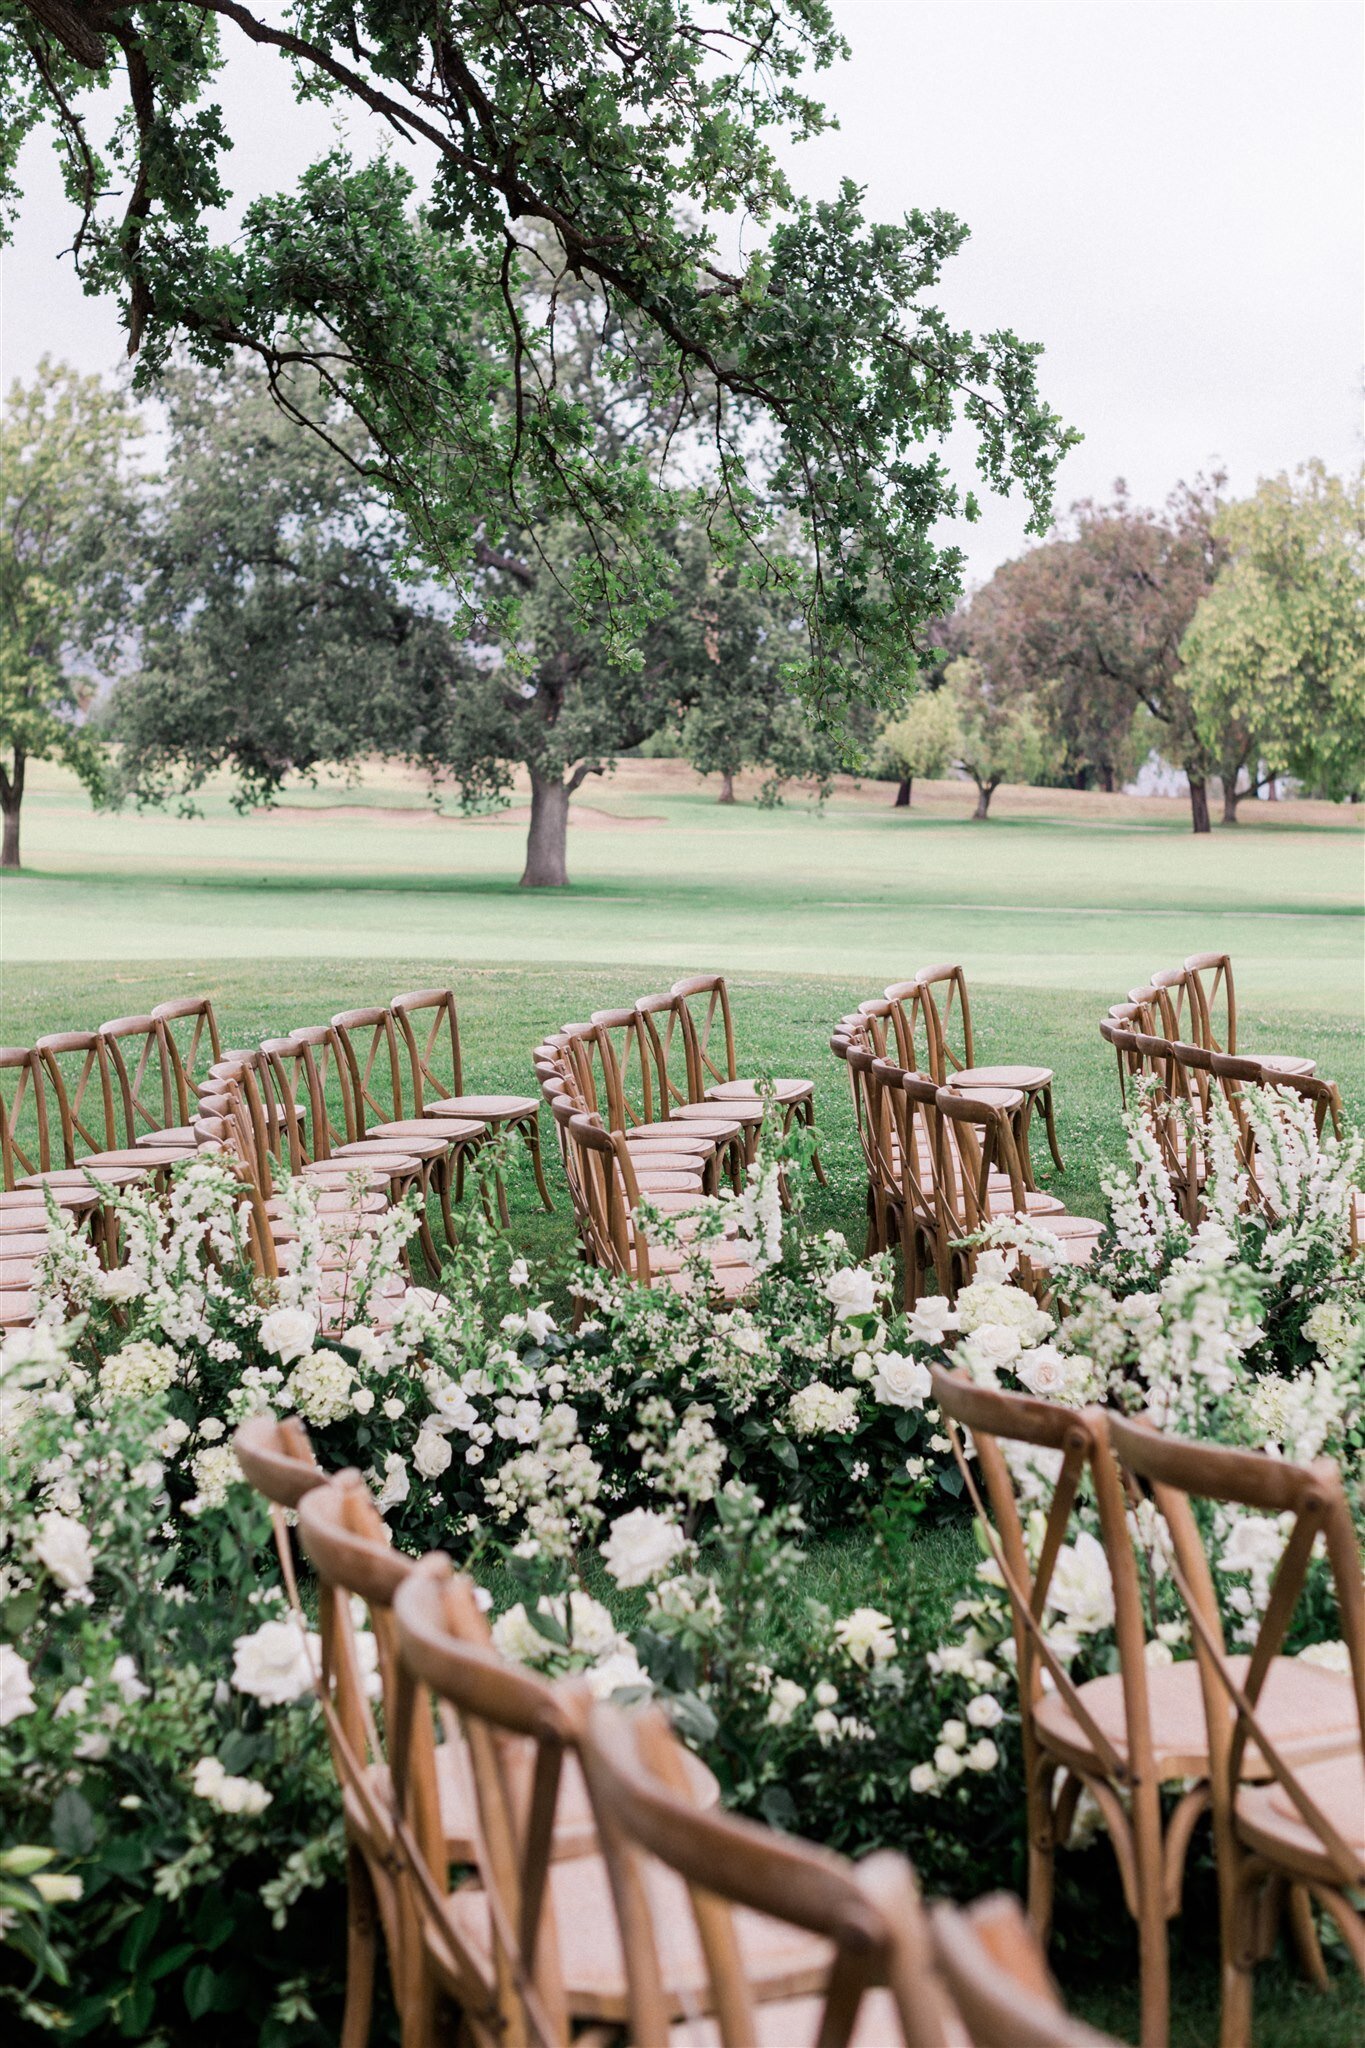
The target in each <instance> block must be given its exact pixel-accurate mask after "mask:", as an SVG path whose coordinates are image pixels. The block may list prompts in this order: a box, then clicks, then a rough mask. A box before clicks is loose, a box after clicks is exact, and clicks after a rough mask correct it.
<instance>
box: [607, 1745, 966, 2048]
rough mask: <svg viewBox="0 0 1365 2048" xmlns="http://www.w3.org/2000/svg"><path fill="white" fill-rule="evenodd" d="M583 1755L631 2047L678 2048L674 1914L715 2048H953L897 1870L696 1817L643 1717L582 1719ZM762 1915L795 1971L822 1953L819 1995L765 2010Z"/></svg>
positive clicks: (674, 1756) (942, 1999)
mask: <svg viewBox="0 0 1365 2048" xmlns="http://www.w3.org/2000/svg"><path fill="white" fill-rule="evenodd" d="M579 1742H580V1748H581V1753H582V1757H583V1766H584V1770H585V1772H586V1773H587V1778H588V1785H589V1789H590V1790H591V1792H592V1797H593V1804H594V1807H595V1809H596V1812H597V1816H598V1833H599V1835H600V1837H601V1841H602V1849H603V1855H604V1858H605V1861H606V1865H607V1870H608V1872H609V1874H610V1878H611V1886H612V1896H613V1898H614V1900H615V1905H616V1915H617V1920H618V1922H619V1925H620V1927H621V1931H622V1936H623V1945H624V1949H625V1955H626V1965H627V1979H628V1986H629V2002H630V2040H631V2044H632V2048H672V2044H674V2043H677V2042H678V2041H679V2040H681V2039H686V2037H687V2036H686V2031H685V2030H676V2029H675V2026H674V2018H675V2014H676V2010H677V1996H676V1993H675V1992H672V1991H671V1990H670V1985H669V1978H670V1974H671V1973H670V1969H669V1964H670V1961H671V1960H672V1958H673V1957H675V1956H676V1955H677V1953H678V1949H679V1947H680V1939H681V1936H682V1933H683V1931H684V1930H683V1929H680V1927H679V1926H678V1924H677V1919H676V1917H674V1916H675V1915H676V1914H677V1912H678V1910H679V1906H681V1908H682V1910H683V1911H684V1912H685V1913H686V1914H687V1920H686V1922H685V1923H684V1927H685V1931H686V1934H687V1936H688V1937H689V1938H690V1939H691V1940H692V1941H694V1942H695V1944H696V1947H697V1949H698V1950H699V1951H700V1954H701V1956H702V1957H703V1958H704V1961H705V1969H706V1980H705V1993H704V1997H705V2007H706V2008H707V2009H710V2010H712V2011H713V2012H714V2015H715V2018H714V2021H713V2023H712V2027H711V2028H710V2029H708V2032H707V2038H708V2039H712V2040H716V2039H718V2041H719V2043H720V2044H721V2048H754V2043H755V2042H757V2041H760V2040H761V2041H765V2042H774V2043H776V2042H781V2043H783V2044H784V2048H817V2044H818V2048H850V2044H851V2048H860V2044H863V2048H872V2044H876V2048H892V2044H903V2048H950V2044H951V2043H954V2042H955V2041H958V2040H960V2038H961V2037H960V2034H958V2033H957V2031H956V2029H955V2027H954V2025H953V2014H952V2011H951V2007H950V2004H949V2001H948V1999H947V1997H946V1995H945V1994H944V1992H943V1990H942V1988H941V1986H940V1983H939V1981H938V1979H937V1977H936V1973H935V1971H934V1969H933V1965H932V1957H931V1950H930V1940H929V1931H928V1924H927V1922H926V1919H925V1915H924V1909H923V1907H922V1906H921V1904H920V1900H919V1895H918V1888H917V1886H916V1884H915V1879H914V1874H913V1872H912V1871H911V1869H910V1866H909V1864H907V1863H906V1862H905V1861H904V1859H903V1858H901V1857H899V1856H896V1855H893V1854H890V1853H886V1852H883V1853H882V1854H880V1855H875V1856H871V1857H869V1858H868V1859H867V1860H866V1862H864V1863H862V1864H860V1865H857V1866H855V1865H853V1864H851V1863H848V1862H846V1861H845V1860H844V1859H843V1858H842V1857H838V1856H834V1855H831V1854H830V1853H829V1852H828V1851H826V1850H822V1849H817V1848H815V1847H813V1846H812V1845H810V1844H808V1843H805V1842H802V1841H800V1840H799V1839H797V1838H796V1837H795V1836H792V1835H785V1834H779V1833H778V1832H777V1831H776V1830H775V1829H773V1828H766V1827H761V1826H759V1825H758V1824H757V1823H755V1822H753V1821H749V1820H743V1819H740V1818H738V1817H737V1816H734V1815H730V1814H726V1813H721V1812H715V1811H711V1810H708V1809H705V1808H703V1807H701V1806H700V1805H699V1803H698V1801H697V1799H696V1796H695V1793H694V1791H693V1789H692V1786H691V1783H690V1782H689V1774H688V1768H687V1756H686V1752H685V1751H684V1750H683V1748H682V1746H681V1745H680V1743H679V1742H678V1740H677V1737H676V1736H675V1735H674V1734H673V1732H672V1730H671V1729H670V1727H669V1725H668V1722H667V1720H666V1719H665V1717H664V1715H663V1714H662V1713H661V1712H660V1711H659V1710H658V1709H657V1708H655V1707H644V1708H640V1709H637V1710H635V1711H633V1712H631V1713H623V1712H621V1711H620V1710H619V1709H614V1708H612V1707H610V1706H604V1705H599V1706H594V1707H593V1708H592V1709H591V1710H590V1711H587V1712H585V1713H584V1715H583V1718H582V1725H581V1732H580V1735H579ZM663 1872H671V1873H673V1874H674V1876H675V1877H676V1878H678V1879H681V1881H682V1885H683V1887H684V1888H685V1889H684V1892H683V1901H685V1904H684V1903H683V1901H679V1902H677V1904H674V1903H673V1901H674V1898H675V1895H674V1894H673V1893H672V1892H662V1891H661V1887H660V1884H659V1876H660V1874H661V1873H663ZM664 1901H667V1902H668V1903H669V1904H671V1905H673V1914H672V1915H670V1917H669V1918H668V1919H665V1918H664V1917H663V1915H662V1914H661V1912H660V1910H659V1907H660V1905H661V1904H662V1903H663V1902H664ZM759 1914H761V1915H763V1916H764V1922H765V1923H767V1924H768V1925H771V1926H775V1927H779V1928H780V1927H785V1928H787V1929H790V1930H791V1937H790V1938H791V1939H792V1945H793V1951H794V1963H795V1966H796V1967H797V1968H798V1969H799V1968H800V1967H801V1961H802V1951H803V1949H804V1950H806V1951H809V1950H810V1947H811V1942H812V1938H814V1941H816V1942H818V1943H819V1944H820V1948H819V1949H818V1950H816V1951H815V1953H816V1954H817V1955H820V1956H821V1959H822V1961H823V1963H824V1969H823V1975H824V1982H823V1984H822V1985H821V1988H820V1989H819V1990H818V1991H807V1992H806V1994H805V1995H804V1996H780V1993H779V1996H778V1998H777V2000H776V2001H774V1995H773V1993H774V1987H773V1986H772V1983H771V1980H769V1981H768V1982H767V1983H763V1982H762V1981H760V1982H759V1983H757V1984H756V1983H755V1982H754V1981H753V1978H752V1976H751V1972H750V1969H749V1968H748V1967H747V1966H746V1953H745V1951H746V1936H747V1937H748V1943H749V1945H752V1941H753V1935H752V1932H751V1930H753V1928H754V1927H755V1924H756V1923H755V1917H754V1916H755V1915H759ZM759 1924H763V1923H759ZM798 1930H799V1933H798ZM802 1936H804V1938H805V1939H804V1941H803V1940H802V1939H801V1937H802ZM769 1938H770V1940H771V1938H772V1937H769ZM806 1968H807V1971H808V1970H809V1965H808V1964H807V1966H806ZM674 1971H675V1972H676V1965H674ZM764 1993H766V1994H767V1995H766V1996H764Z"/></svg>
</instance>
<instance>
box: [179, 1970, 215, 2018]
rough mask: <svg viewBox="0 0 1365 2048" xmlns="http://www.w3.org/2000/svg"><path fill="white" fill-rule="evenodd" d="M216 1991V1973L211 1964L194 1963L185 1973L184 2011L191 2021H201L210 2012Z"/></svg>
mask: <svg viewBox="0 0 1365 2048" xmlns="http://www.w3.org/2000/svg"><path fill="white" fill-rule="evenodd" d="M217 1989H218V1973H217V1971H216V1970H215V1969H214V1968H213V1965H212V1964H211V1963H196V1964H195V1966H194V1968H193V1969H192V1970H187V1971H186V1972H185V1984H184V1992H185V2010H186V2012H187V2013H188V2014H189V2016H190V2018H191V2019H192V2020H201V2019H203V2017H204V2014H205V2013H206V2012H212V2010H213V2001H214V1996H215V1994H216V1992H217Z"/></svg>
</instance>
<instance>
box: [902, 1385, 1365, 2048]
mask: <svg viewBox="0 0 1365 2048" xmlns="http://www.w3.org/2000/svg"><path fill="white" fill-rule="evenodd" d="M932 1372H933V1382H934V1398H935V1400H936V1401H937V1402H938V1405H939V1408H940V1410H941V1411H942V1413H943V1415H944V1417H945V1418H946V1421H947V1424H948V1429H949V1435H950V1437H951V1440H952V1443H953V1448H954V1455H955V1457H956V1458H957V1460H958V1463H959V1467H960V1469H961V1471H962V1473H963V1476H964V1479H965V1481H966V1484H967V1490H968V1493H969V1495H970V1497H971V1499H972V1503H973V1506H974V1507H975V1509H976V1512H977V1515H978V1518H979V1520H980V1523H981V1527H982V1530H983V1533H984V1534H985V1537H986V1541H987V1545H988V1548H989V1551H990V1554H991V1556H992V1557H993V1558H994V1561H995V1563H996V1566H997V1569H998V1570H999V1572H1000V1575H1001V1579H1002V1581H1003V1584H1004V1588H1005V1593H1006V1597H1007V1599H1008V1601H1009V1605H1010V1614H1011V1623H1012V1628H1013V1634H1014V1641H1015V1652H1016V1672H1017V1676H1018V1683H1019V1704H1020V1722H1021V1733H1022V1738H1023V1751H1024V1773H1025V1795H1026V1800H1027V1805H1028V1815H1029V1844H1030V1846H1029V1913H1030V1916H1031V1917H1032V1919H1033V1922H1034V1925H1035V1927H1036V1928H1037V1930H1038V1934H1039V1937H1040V1939H1042V1940H1044V1941H1045V1940H1046V1939H1047V1936H1048V1933H1049V1931H1050V1927H1051V1920H1052V1899H1053V1883H1054V1862H1055V1855H1056V1850H1057V1848H1058V1847H1059V1846H1061V1845H1063V1844H1064V1843H1065V1841H1066V1839H1067V1836H1068V1834H1069V1833H1070V1828H1071V1822H1072V1819H1073V1818H1074V1814H1075V1808H1076V1801H1077V1798H1078V1796H1079V1793H1080V1790H1081V1789H1082V1788H1085V1789H1086V1790H1088V1791H1089V1792H1090V1793H1091V1795H1092V1797H1093V1798H1094V1800H1095V1802H1096V1804H1097V1805H1098V1806H1099V1808H1100V1812H1101V1814H1102V1815H1103V1818H1104V1822H1105V1825H1106V1827H1107V1829H1108V1832H1109V1836H1110V1840H1111V1842H1112V1844H1113V1847H1114V1852H1115V1856H1116V1858H1117V1861H1118V1866H1119V1874H1120V1877H1121V1880H1122V1883H1123V1892H1124V1898H1125V1901H1126V1903H1127V1906H1128V1910H1129V1911H1130V1913H1131V1914H1132V1915H1133V1918H1134V1920H1135V1921H1136V1923H1137V1929H1138V1943H1139V1954H1140V1978H1141V1988H1142V2043H1143V2048H1164V2044H1165V2042H1166V2039H1167V2029H1168V2010H1169V1968H1168V1955H1167V1941H1166V1923H1167V1921H1168V1920H1170V1919H1171V1918H1172V1917H1173V1916H1174V1915H1175V1914H1176V1913H1178V1912H1179V1910H1180V1903H1181V1888H1182V1881H1183V1872H1184V1864H1185V1857H1186V1854H1187V1851H1188V1848H1189V1842H1190V1837H1191V1834H1192V1832H1193V1829H1194V1826H1195V1824H1196V1822H1197V1821H1198V1819H1199V1817H1200V1815H1201V1814H1202V1813H1203V1812H1205V1811H1206V1810H1207V1808H1208V1806H1209V1804H1210V1789H1209V1778H1210V1768H1211V1758H1210V1746H1209V1736H1208V1729H1207V1726H1206V1722H1205V1717H1204V1690H1203V1687H1202V1684H1201V1679H1200V1674H1199V1671H1198V1669H1197V1667H1196V1666H1195V1665H1194V1664H1192V1663H1190V1662H1185V1663H1177V1664H1170V1665H1154V1666H1149V1665H1148V1663H1147V1661H1146V1654H1145V1652H1146V1623H1145V1618H1144V1614H1145V1603H1144V1589H1143V1585H1142V1581H1141V1578H1140V1575H1139V1571H1138V1563H1137V1556H1136V1554H1135V1551H1134V1537H1133V1532H1132V1528H1131V1526H1130V1523H1129V1519H1128V1512H1127V1510H1128V1498H1127V1495H1126V1494H1125V1492H1124V1490H1123V1487H1122V1485H1121V1483H1120V1477H1119V1471H1118V1466H1117V1464H1116V1461H1115V1457H1114V1451H1113V1448H1112V1446H1111V1441H1110V1439H1111V1434H1112V1432H1113V1430H1114V1428H1115V1427H1116V1426H1117V1420H1116V1418H1115V1417H1113V1416H1111V1415H1109V1414H1107V1413H1106V1411H1103V1410H1101V1409H1098V1408H1089V1409H1085V1410H1080V1411H1078V1410H1076V1409H1069V1408H1063V1407H1060V1406H1059V1405H1058V1404H1057V1403H1056V1402H1052V1401H1044V1400H1035V1399H1033V1398H1032V1397H1030V1396H1027V1395H1023V1394H1012V1393H1004V1392H1002V1391H1000V1390H998V1389H994V1388H986V1387H978V1386H975V1385H974V1384H973V1383H972V1382H971V1381H970V1380H968V1379H967V1378H966V1377H965V1375H962V1374H958V1373H950V1372H947V1371H945V1370H944V1369H943V1368H942V1367H939V1366H936V1367H934V1368H932ZM964 1430H966V1431H970V1434H971V1442H972V1447H973V1449H974V1451H975V1455H976V1462H977V1465H978V1467H979V1469H980V1473H981V1477H982V1479H983V1480H984V1482H985V1497H984V1498H983V1495H982V1491H981V1488H980V1487H979V1486H978V1483H977V1480H976V1477H975V1475H974V1473H973V1472H972V1470H971V1466H970V1464H969V1463H968V1461H967V1459H966V1457H965V1456H964V1453H963V1445H962V1438H961V1434H960V1433H961V1432H962V1431H964ZM1030 1451H1032V1452H1033V1453H1034V1454H1035V1455H1034V1456H1033V1457H1032V1458H1030ZM1039 1452H1041V1453H1042V1454H1043V1459H1042V1460H1039V1459H1038V1458H1037V1456H1036V1454H1037V1453H1039ZM1087 1480H1088V1483H1089V1484H1090V1486H1091V1487H1092V1488H1093V1492H1094V1497H1095V1502H1096V1505H1097V1508H1098V1511H1099V1521H1100V1530H1101V1541H1102V1545H1103V1550H1104V1558H1105V1562H1106V1564H1107V1566H1108V1571H1109V1579H1110V1585H1111V1588H1112V1596H1113V1604H1114V1633H1115V1637H1116V1642H1117V1650H1118V1670H1117V1672H1115V1673H1113V1674H1109V1675H1106V1676H1103V1677H1099V1678H1091V1679H1086V1680H1084V1681H1083V1682H1081V1683H1079V1684H1078V1683H1077V1682H1076V1680H1075V1679H1073V1678H1072V1676H1071V1673H1070V1669H1069V1660H1067V1659H1064V1658H1061V1657H1058V1656H1057V1655H1056V1653H1055V1652H1054V1651H1053V1650H1052V1649H1051V1647H1050V1645H1049V1643H1048V1641H1047V1634H1048V1628H1049V1622H1048V1606H1049V1601H1048V1595H1049V1592H1050V1590H1051V1588H1052V1584H1053V1577H1054V1573H1055V1571H1056V1567H1057V1563H1058V1559H1059V1557H1060V1555H1061V1553H1062V1549H1063V1546H1064V1545H1065V1544H1066V1543H1067V1541H1068V1539H1069V1538H1070V1537H1071V1535H1072V1517H1073V1510H1074V1507H1075V1502H1076V1498H1077V1495H1078V1493H1079V1491H1080V1489H1081V1486H1082V1483H1083V1482H1084V1481H1087ZM1044 1498H1045V1499H1046V1503H1047V1504H1046V1509H1045V1512H1044V1513H1043V1518H1042V1534H1041V1538H1040V1539H1039V1540H1038V1541H1037V1543H1036V1547H1034V1548H1032V1549H1031V1547H1030V1545H1029V1543H1027V1542H1026V1540H1025V1515H1026V1514H1027V1513H1028V1511H1029V1509H1030V1508H1032V1507H1035V1506H1037V1505H1038V1504H1040V1503H1041V1502H1042V1501H1043V1499H1044ZM987 1502H989V1511H988V1508H987ZM1021 1502H1022V1510H1023V1511H1022V1512H1021ZM1149 1541H1150V1539H1147V1538H1144V1539H1143V1543H1144V1551H1145V1550H1146V1548H1147V1547H1148V1544H1149ZM1151 1569H1152V1568H1151V1567H1150V1566H1149V1571H1150V1570H1151ZM1052 1626H1054V1627H1055V1626H1056V1624H1052ZM1044 1674H1046V1676H1047V1678H1048V1679H1049V1680H1050V1682H1051V1685H1050V1689H1048V1690H1045V1689H1044V1682H1043V1681H1044ZM1271 1679H1272V1683H1271V1684H1270V1687H1269V1691H1268V1696H1267V1708H1268V1711H1269V1713H1270V1715H1271V1717H1272V1724H1273V1728H1274V1731H1275V1734H1276V1736H1277V1738H1278V1739H1280V1740H1281V1741H1283V1742H1284V1743H1285V1744H1287V1745H1291V1746H1292V1747H1293V1749H1294V1752H1295V1754H1322V1753H1323V1752H1324V1751H1328V1752H1330V1750H1331V1749H1332V1748H1333V1747H1336V1746H1339V1745H1340V1742H1341V1740H1342V1735H1341V1730H1342V1728H1343V1726H1344V1725H1346V1720H1347V1713H1348V1712H1349V1706H1348V1704H1347V1703H1346V1702H1343V1699H1342V1697H1341V1687H1340V1685H1339V1684H1334V1683H1333V1680H1332V1674H1331V1673H1329V1672H1316V1671H1312V1672H1310V1671H1309V1668H1308V1667H1304V1666H1297V1665H1295V1663H1294V1662H1293V1660H1290V1659H1282V1660H1280V1663H1279V1665H1278V1666H1277V1668H1276V1669H1275V1670H1274V1672H1272V1673H1271ZM1262 1768H1263V1767H1262ZM1059 1778H1060V1781H1061V1782H1060V1786H1059V1785H1058V1782H1057V1781H1058V1779H1059ZM1163 1786H1169V1787H1172V1788H1174V1787H1180V1788H1182V1789H1181V1790H1180V1795H1179V1797H1178V1798H1177V1799H1176V1801H1175V1804H1174V1807H1173V1809H1172V1811H1171V1813H1170V1815H1169V1818H1168V1819H1167V1821H1166V1822H1165V1825H1164V1827H1163V1819H1162V1808H1161V1799H1160V1793H1161V1788H1162V1787H1163Z"/></svg>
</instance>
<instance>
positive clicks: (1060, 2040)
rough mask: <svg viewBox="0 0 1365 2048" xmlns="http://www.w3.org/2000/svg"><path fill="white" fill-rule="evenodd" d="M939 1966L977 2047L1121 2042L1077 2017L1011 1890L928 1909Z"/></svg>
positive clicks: (1059, 2047)
mask: <svg viewBox="0 0 1365 2048" xmlns="http://www.w3.org/2000/svg"><path fill="white" fill-rule="evenodd" d="M929 1932H930V1939H931V1942H932V1955H933V1962H934V1967H935V1968H936V1969H937V1971H938V1973H939V1975H940V1977H941V1978H942V1980H943V1984H944V1987H945V1989H946V1990H947V1992H948V1994H949V1996H950V1997H951V1999H952V2001H953V2006H954V2009H955V2012H956V2014H957V2018H958V2020H959V2022H960V2023H961V2025H962V2027H963V2028H964V2029H965V2032H966V2037H967V2040H968V2041H969V2042H970V2043H971V2048H1116V2043H1115V2042H1114V2040H1113V2038H1112V2036H1111V2035H1109V2034H1099V2033H1096V2031H1095V2029H1094V2028H1093V2027H1088V2026H1086V2024H1085V2023H1084V2021H1082V2020H1076V2019H1072V2017H1071V2016H1070V2014H1069V2013H1067V2012H1066V2011H1065V2009H1064V2008H1063V2005H1062V2001H1061V1997H1060V1994H1059V1993H1058V1990H1057V1987H1056V1985H1055V1984H1054V1983H1053V1981H1052V1977H1051V1975H1050V1973H1049V1971H1048V1967H1047V1964H1046V1962H1045V1960H1044V1958H1043V1954H1042V1950H1041V1949H1040V1948H1039V1945H1038V1937H1037V1935H1036V1934H1035V1933H1034V1931H1033V1928H1032V1927H1031V1926H1030V1924H1029V1921H1028V1919H1027V1918H1026V1916H1025V1914H1024V1913H1023V1911H1022V1910H1021V1908H1020V1905H1019V1901H1018V1900H1017V1899H1015V1898H1012V1897H1011V1896H1010V1894H1009V1893H1008V1892H995V1893H992V1894H990V1895H988V1896H987V1897H985V1898H982V1899H977V1900H975V1901H974V1902H973V1904H971V1905H970V1906H967V1907H961V1906H951V1905H949V1904H948V1903H947V1902H946V1901H944V1900H941V1901H940V1902H939V1903H938V1904H937V1905H934V1906H931V1907H930V1909H929Z"/></svg>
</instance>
